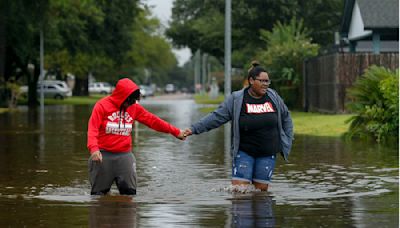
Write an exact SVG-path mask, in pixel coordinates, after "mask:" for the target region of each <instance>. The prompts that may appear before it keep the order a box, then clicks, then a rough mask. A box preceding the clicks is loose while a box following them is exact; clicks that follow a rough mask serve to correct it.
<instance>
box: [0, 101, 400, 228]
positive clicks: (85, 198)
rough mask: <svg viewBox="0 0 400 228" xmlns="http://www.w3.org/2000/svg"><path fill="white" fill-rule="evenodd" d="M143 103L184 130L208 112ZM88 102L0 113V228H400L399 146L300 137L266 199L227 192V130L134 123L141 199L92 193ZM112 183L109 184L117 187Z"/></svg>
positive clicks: (184, 104)
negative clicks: (182, 134)
mask: <svg viewBox="0 0 400 228" xmlns="http://www.w3.org/2000/svg"><path fill="white" fill-rule="evenodd" d="M141 104H142V105H143V106H144V107H145V108H147V109H148V110H150V111H151V112H153V113H155V114H157V115H158V116H160V117H161V118H163V119H165V120H167V121H168V122H170V123H172V124H174V125H175V126H177V127H180V128H186V127H189V126H190V124H191V123H193V122H195V121H196V120H198V119H200V118H201V117H202V116H204V115H205V113H202V112H200V111H199V108H200V107H202V106H200V105H196V104H195V103H194V101H193V100H191V99H189V97H182V96H178V97H174V96H171V97H163V99H157V98H146V99H143V100H142V101H141ZM91 109H92V106H46V107H45V125H44V128H43V129H44V130H43V131H41V130H40V129H41V127H40V126H39V123H38V119H39V118H38V116H37V114H36V113H31V112H30V111H28V109H27V108H25V107H21V108H20V110H19V111H18V112H12V113H3V114H0V227H14V226H15V227H21V226H27V227H39V226H44V227H72V226H89V227H100V226H115V227H192V226H196V227H210V226H214V227H398V226H399V224H398V211H399V205H398V202H399V198H398V197H399V188H398V185H399V182H398V181H399V177H398V174H399V169H398V168H399V165H398V159H399V157H398V149H397V148H386V147H383V146H379V145H376V144H366V143H361V142H344V141H342V140H341V139H338V138H328V137H311V136H301V135H296V136H295V138H296V140H295V142H294V145H293V150H292V152H291V155H290V157H289V161H290V163H285V162H284V161H283V159H282V158H281V157H279V159H278V163H277V167H276V171H275V174H274V176H273V183H272V184H271V186H270V192H269V193H260V192H249V193H245V194H239V193H235V194H234V193H231V192H230V191H229V189H230V177H231V173H230V172H231V157H230V156H229V153H226V152H225V150H224V129H223V128H219V129H216V130H213V131H211V132H208V133H205V134H202V135H199V136H191V137H190V138H188V139H187V140H186V141H184V142H181V141H179V140H177V139H175V138H174V137H173V136H171V135H167V134H163V133H158V132H155V131H153V130H151V129H149V128H147V127H146V126H144V125H141V124H138V126H137V128H136V129H135V131H134V154H135V156H136V159H137V172H138V189H137V194H138V195H137V196H135V197H133V198H130V197H126V196H119V195H118V194H117V193H118V191H117V189H116V188H113V189H112V191H111V195H108V196H103V197H91V196H90V194H89V193H90V186H89V183H88V178H87V159H88V157H89V153H88V151H87V149H86V129H87V121H88V118H89V116H90V112H91ZM114 187H115V186H114Z"/></svg>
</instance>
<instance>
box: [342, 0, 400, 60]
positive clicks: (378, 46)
mask: <svg viewBox="0 0 400 228" xmlns="http://www.w3.org/2000/svg"><path fill="white" fill-rule="evenodd" d="M398 10H399V1H398V0H347V1H346V2H345V8H344V12H343V18H342V24H341V28H340V35H341V38H342V39H341V41H342V44H344V45H346V46H347V48H344V49H343V51H348V52H372V53H374V54H379V53H381V52H398V51H399V11H398Z"/></svg>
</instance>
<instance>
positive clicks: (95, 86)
mask: <svg viewBox="0 0 400 228" xmlns="http://www.w3.org/2000/svg"><path fill="white" fill-rule="evenodd" d="M113 89H114V88H113V87H112V86H111V84H110V83H108V82H94V83H90V84H89V93H99V94H104V95H105V94H110V93H112V91H113Z"/></svg>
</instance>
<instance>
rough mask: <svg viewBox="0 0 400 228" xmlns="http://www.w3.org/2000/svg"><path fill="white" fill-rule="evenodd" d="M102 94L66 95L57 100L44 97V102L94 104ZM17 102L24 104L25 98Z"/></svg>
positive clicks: (51, 103) (52, 103)
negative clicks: (66, 96)
mask: <svg viewBox="0 0 400 228" xmlns="http://www.w3.org/2000/svg"><path fill="white" fill-rule="evenodd" d="M103 97H104V96H103V95H91V96H73V97H68V98H65V99H63V100H57V99H47V98H46V99H44V104H45V105H85V104H94V103H96V102H97V101H98V100H100V99H101V98H103ZM18 104H21V105H26V104H27V100H26V99H21V100H20V101H19V102H18Z"/></svg>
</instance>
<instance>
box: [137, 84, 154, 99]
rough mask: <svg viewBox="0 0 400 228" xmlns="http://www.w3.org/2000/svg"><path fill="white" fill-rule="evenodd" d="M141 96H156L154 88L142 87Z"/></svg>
mask: <svg viewBox="0 0 400 228" xmlns="http://www.w3.org/2000/svg"><path fill="white" fill-rule="evenodd" d="M140 95H142V97H151V96H154V90H153V88H151V86H147V85H141V86H140Z"/></svg>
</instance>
